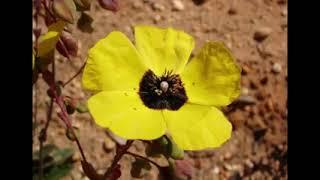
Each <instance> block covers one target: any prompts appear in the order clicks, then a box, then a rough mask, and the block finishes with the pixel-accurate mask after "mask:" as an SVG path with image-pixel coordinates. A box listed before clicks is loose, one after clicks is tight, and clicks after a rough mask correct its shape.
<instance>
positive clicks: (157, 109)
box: [82, 26, 241, 150]
mask: <svg viewBox="0 0 320 180" xmlns="http://www.w3.org/2000/svg"><path fill="white" fill-rule="evenodd" d="M135 41H136V42H135V45H136V47H135V46H134V45H133V44H132V43H131V42H130V40H129V39H128V38H127V37H126V36H125V35H124V34H122V33H121V32H117V31H115V32H112V33H110V34H109V35H108V36H107V37H106V38H104V39H101V40H100V41H98V42H97V44H96V45H95V46H94V47H93V48H91V49H90V50H89V55H88V60H87V64H86V67H85V69H84V73H83V79H82V84H83V87H84V88H85V89H87V90H90V91H92V92H94V93H95V95H93V96H92V97H91V98H90V99H89V100H88V108H89V111H90V113H91V114H92V116H93V118H94V119H95V121H96V123H97V124H98V125H100V126H102V127H105V128H109V129H110V130H111V131H112V132H113V133H115V134H116V135H118V136H120V137H123V138H126V139H145V140H149V139H155V138H158V137H160V136H162V135H164V134H165V133H168V134H170V135H171V137H172V138H173V140H174V141H175V143H176V144H177V145H178V146H179V147H180V148H182V149H185V150H200V149H204V148H212V147H218V146H220V145H221V144H222V143H224V142H225V141H226V140H227V139H229V138H230V136H231V130H232V127H231V124H230V122H229V121H228V120H227V119H226V117H225V116H224V115H223V113H222V112H221V111H220V110H219V108H220V107H221V106H226V105H228V104H230V103H231V102H232V101H233V100H234V99H235V98H237V97H238V95H239V92H240V71H241V70H240V68H239V67H238V66H237V65H236V64H235V62H234V58H233V57H232V55H231V54H230V52H229V51H228V50H227V49H226V48H225V46H224V45H223V44H222V43H220V42H208V43H206V44H205V45H204V47H203V48H202V50H201V51H200V52H199V54H198V55H196V56H195V57H194V58H192V59H191V61H190V62H189V63H188V59H189V56H190V54H191V51H192V49H193V48H194V40H193V38H192V37H191V36H190V35H188V34H186V33H184V32H182V31H178V30H175V29H172V28H168V29H160V28H156V27H151V26H136V27H135Z"/></svg>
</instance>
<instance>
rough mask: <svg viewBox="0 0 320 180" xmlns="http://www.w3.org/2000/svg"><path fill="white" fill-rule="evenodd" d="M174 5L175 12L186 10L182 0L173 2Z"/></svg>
mask: <svg viewBox="0 0 320 180" xmlns="http://www.w3.org/2000/svg"><path fill="white" fill-rule="evenodd" d="M172 5H173V10H175V11H182V10H184V5H183V3H182V2H181V1H180V0H173V1H172Z"/></svg>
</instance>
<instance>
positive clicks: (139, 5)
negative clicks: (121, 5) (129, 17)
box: [132, 1, 142, 9]
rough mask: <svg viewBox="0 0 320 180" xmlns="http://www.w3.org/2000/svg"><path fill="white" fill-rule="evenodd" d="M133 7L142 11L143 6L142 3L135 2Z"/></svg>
mask: <svg viewBox="0 0 320 180" xmlns="http://www.w3.org/2000/svg"><path fill="white" fill-rule="evenodd" d="M132 7H133V8H134V9H141V8H142V4H141V3H140V1H135V2H134V3H133V4H132Z"/></svg>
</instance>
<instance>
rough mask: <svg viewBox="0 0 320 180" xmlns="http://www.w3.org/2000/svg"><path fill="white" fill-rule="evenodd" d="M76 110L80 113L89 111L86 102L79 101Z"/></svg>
mask: <svg viewBox="0 0 320 180" xmlns="http://www.w3.org/2000/svg"><path fill="white" fill-rule="evenodd" d="M76 110H77V112H78V113H86V112H88V111H89V110H88V107H87V106H86V104H84V103H78V104H77V107H76Z"/></svg>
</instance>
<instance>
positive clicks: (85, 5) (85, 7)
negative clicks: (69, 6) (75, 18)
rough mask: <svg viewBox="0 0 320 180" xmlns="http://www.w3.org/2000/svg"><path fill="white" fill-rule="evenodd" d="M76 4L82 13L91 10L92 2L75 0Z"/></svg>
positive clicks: (89, 0)
mask: <svg viewBox="0 0 320 180" xmlns="http://www.w3.org/2000/svg"><path fill="white" fill-rule="evenodd" d="M74 3H75V4H76V6H77V8H78V10H80V11H87V10H90V6H91V0H74Z"/></svg>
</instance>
